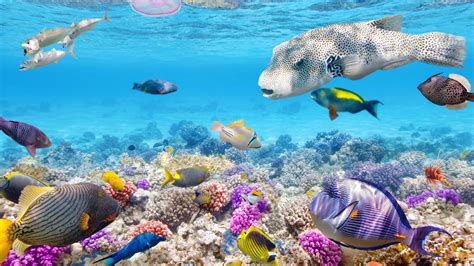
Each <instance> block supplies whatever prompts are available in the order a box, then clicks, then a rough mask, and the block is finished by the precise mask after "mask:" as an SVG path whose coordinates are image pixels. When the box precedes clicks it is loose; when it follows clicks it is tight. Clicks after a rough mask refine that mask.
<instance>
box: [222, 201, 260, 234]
mask: <svg viewBox="0 0 474 266" xmlns="http://www.w3.org/2000/svg"><path fill="white" fill-rule="evenodd" d="M261 217H262V213H261V212H260V210H259V209H258V207H257V206H255V205H253V206H252V205H249V204H247V203H245V204H242V205H240V207H239V208H237V209H235V210H234V212H233V213H232V217H231V218H230V231H231V232H232V233H234V234H239V233H240V231H242V230H243V229H248V228H249V227H250V226H252V225H256V223H257V222H258V221H259V220H260V218H261Z"/></svg>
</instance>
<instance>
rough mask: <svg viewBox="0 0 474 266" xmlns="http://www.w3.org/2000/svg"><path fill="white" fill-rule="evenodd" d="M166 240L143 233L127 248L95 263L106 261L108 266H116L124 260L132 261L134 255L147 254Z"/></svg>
mask: <svg viewBox="0 0 474 266" xmlns="http://www.w3.org/2000/svg"><path fill="white" fill-rule="evenodd" d="M165 240H166V238H164V237H161V236H158V235H155V234H152V233H142V234H139V235H137V236H136V237H134V238H133V239H132V240H131V241H130V242H129V243H128V244H127V245H126V246H125V247H123V248H122V249H121V250H119V251H117V252H115V253H114V254H112V255H110V256H108V257H105V258H103V259H100V260H98V261H95V262H94V263H97V262H100V261H105V263H106V264H107V265H115V264H116V263H119V262H120V261H122V260H126V259H130V258H131V257H133V255H135V254H137V253H139V252H145V251H147V250H149V249H150V248H152V247H154V246H156V245H158V243H160V242H161V241H165Z"/></svg>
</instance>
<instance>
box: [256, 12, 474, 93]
mask: <svg viewBox="0 0 474 266" xmlns="http://www.w3.org/2000/svg"><path fill="white" fill-rule="evenodd" d="M401 26H402V16H391V17H384V18H380V19H376V20H372V21H368V22H359V23H350V24H334V25H329V26H324V27H320V28H316V29H312V30H310V31H307V32H305V33H302V34H300V35H298V36H296V37H295V38H293V39H291V40H289V41H286V42H283V43H281V44H279V45H277V46H276V47H275V48H273V54H272V58H271V59H270V63H269V65H268V67H267V68H266V69H265V70H264V71H263V72H262V74H261V75H260V78H259V80H258V85H259V86H260V88H261V91H262V93H263V96H264V97H266V98H270V99H280V98H286V97H291V96H296V95H301V94H304V93H306V92H308V91H310V90H314V89H317V88H319V87H321V86H322V85H324V84H326V83H328V82H330V81H331V80H333V79H334V78H336V77H344V78H348V79H351V80H357V79H361V78H363V77H365V76H367V75H369V74H371V73H372V72H374V71H376V70H379V69H381V70H388V69H394V68H397V67H401V66H404V65H407V64H410V63H412V62H413V61H416V60H417V61H421V62H424V63H428V64H433V65H441V66H450V67H462V65H463V63H464V58H465V40H464V38H463V37H459V36H455V35H450V34H446V33H442V32H430V33H425V34H416V35H414V34H407V33H402V32H400V29H401Z"/></svg>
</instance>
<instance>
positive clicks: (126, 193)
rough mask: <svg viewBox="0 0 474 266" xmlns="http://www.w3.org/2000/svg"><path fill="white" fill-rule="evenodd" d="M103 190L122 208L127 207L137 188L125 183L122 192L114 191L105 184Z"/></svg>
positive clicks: (127, 182) (129, 182) (128, 182)
mask: <svg viewBox="0 0 474 266" xmlns="http://www.w3.org/2000/svg"><path fill="white" fill-rule="evenodd" d="M104 190H105V192H106V193H107V194H109V195H110V196H111V197H112V198H113V199H115V200H116V201H118V202H119V204H120V206H121V207H122V208H123V207H125V205H127V203H128V202H129V201H130V199H131V198H132V196H133V194H134V193H135V192H136V191H137V187H136V186H135V185H134V184H133V183H132V182H131V181H126V182H125V186H124V188H123V189H122V190H119V191H115V190H114V189H113V188H112V186H110V185H109V184H105V188H104Z"/></svg>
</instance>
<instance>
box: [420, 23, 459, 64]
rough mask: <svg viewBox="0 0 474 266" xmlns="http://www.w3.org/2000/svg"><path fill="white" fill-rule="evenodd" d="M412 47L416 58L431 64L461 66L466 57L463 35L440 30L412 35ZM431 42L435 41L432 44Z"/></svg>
mask: <svg viewBox="0 0 474 266" xmlns="http://www.w3.org/2000/svg"><path fill="white" fill-rule="evenodd" d="M413 38H414V39H413V41H412V42H411V44H412V49H413V52H412V54H413V56H414V57H415V58H416V60H419V61H421V62H425V63H428V64H432V65H439V66H449V67H459V68H461V67H463V65H464V59H465V57H466V41H465V39H464V37H460V36H455V35H451V34H447V33H442V32H429V33H424V34H420V35H414V36H413ZM433 43H436V45H435V46H433Z"/></svg>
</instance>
